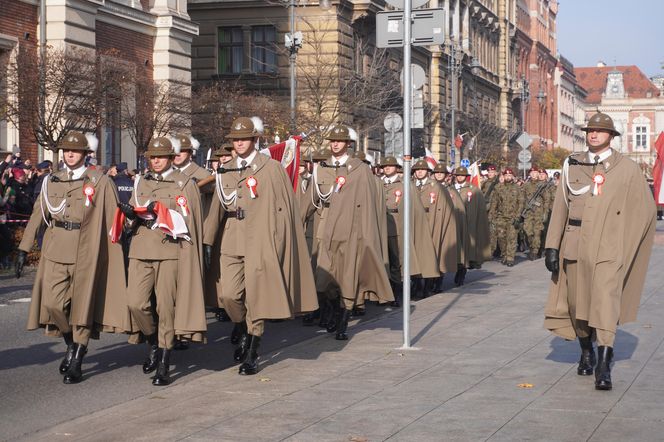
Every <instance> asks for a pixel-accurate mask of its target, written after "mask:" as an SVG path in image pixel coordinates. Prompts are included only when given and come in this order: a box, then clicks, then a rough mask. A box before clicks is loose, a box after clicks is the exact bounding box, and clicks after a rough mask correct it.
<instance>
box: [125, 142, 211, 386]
mask: <svg viewBox="0 0 664 442" xmlns="http://www.w3.org/2000/svg"><path fill="white" fill-rule="evenodd" d="M174 144H175V146H174ZM177 146H178V143H177V140H173V141H172V139H169V138H166V137H158V138H154V139H152V140H151V141H150V144H149V146H148V149H147V151H146V153H145V155H146V156H147V158H148V164H149V168H150V172H148V173H147V174H146V175H145V176H144V177H138V178H137V179H136V181H135V182H134V192H133V193H132V196H131V199H130V202H129V204H123V203H120V207H121V209H122V212H123V213H124V214H125V216H126V217H127V220H128V221H129V228H130V229H131V230H132V231H133V236H132V239H131V245H130V247H129V269H128V281H127V292H128V303H129V311H130V313H131V319H132V331H134V332H137V333H140V338H139V339H138V340H137V341H139V342H140V341H142V340H143V338H145V340H146V341H147V343H148V346H149V350H148V356H147V358H146V360H145V362H144V363H143V372H144V373H146V374H148V373H152V372H153V371H155V370H156V374H155V376H154V377H153V378H152V384H153V385H168V384H170V382H171V379H170V374H169V370H170V355H171V350H172V349H173V346H174V344H175V340H176V339H180V340H187V341H193V342H205V334H206V330H207V325H206V320H205V307H204V301H203V277H202V270H203V257H202V223H203V217H202V209H201V201H200V195H199V192H198V187H197V186H196V184H195V182H194V181H193V180H192V179H190V177H189V176H187V175H185V174H184V173H182V172H180V171H179V170H177V169H175V168H174V167H173V159H174V158H175V156H176V155H177V154H178V148H177ZM153 292H154V296H152V294H153ZM154 313H156V316H157V319H156V320H155V317H154ZM131 342H134V341H133V340H132V341H131Z"/></svg>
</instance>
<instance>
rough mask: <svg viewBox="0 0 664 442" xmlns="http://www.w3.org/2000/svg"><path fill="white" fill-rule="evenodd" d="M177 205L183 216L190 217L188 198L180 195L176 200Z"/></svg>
mask: <svg viewBox="0 0 664 442" xmlns="http://www.w3.org/2000/svg"><path fill="white" fill-rule="evenodd" d="M175 204H177V205H178V207H179V208H180V210H181V211H182V216H189V205H188V204H187V197H185V196H184V195H179V196H178V197H177V198H175Z"/></svg>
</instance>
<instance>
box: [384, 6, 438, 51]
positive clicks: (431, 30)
mask: <svg viewBox="0 0 664 442" xmlns="http://www.w3.org/2000/svg"><path fill="white" fill-rule="evenodd" d="M403 16H404V12H403V11H383V12H377V13H376V47H379V48H400V47H403V33H404V29H403V27H404V26H403ZM411 19H412V23H413V25H412V36H411V44H412V45H413V46H433V45H442V44H443V43H445V33H444V32H443V26H444V24H445V22H446V21H445V10H444V9H440V8H438V9H419V10H416V11H412V14H411Z"/></svg>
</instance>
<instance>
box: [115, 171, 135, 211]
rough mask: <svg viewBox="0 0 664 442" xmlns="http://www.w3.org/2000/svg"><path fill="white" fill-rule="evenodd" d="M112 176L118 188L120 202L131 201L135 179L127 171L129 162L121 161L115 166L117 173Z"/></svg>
mask: <svg viewBox="0 0 664 442" xmlns="http://www.w3.org/2000/svg"><path fill="white" fill-rule="evenodd" d="M112 169H113V168H112ZM110 172H111V171H110V170H109V175H110ZM111 176H112V177H113V182H114V183H115V186H116V187H117V189H118V198H119V200H120V202H121V203H129V198H130V197H131V193H132V192H133V191H134V180H132V179H131V178H130V177H129V174H128V173H127V163H120V164H118V165H117V166H115V175H111Z"/></svg>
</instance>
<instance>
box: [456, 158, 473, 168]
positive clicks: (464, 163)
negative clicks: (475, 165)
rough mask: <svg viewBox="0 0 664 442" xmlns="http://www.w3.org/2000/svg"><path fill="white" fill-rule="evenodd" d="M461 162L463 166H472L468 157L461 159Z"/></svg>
mask: <svg viewBox="0 0 664 442" xmlns="http://www.w3.org/2000/svg"><path fill="white" fill-rule="evenodd" d="M459 164H460V165H461V166H463V167H468V166H470V160H469V159H468V158H464V159H463V160H461V161H460V162H459Z"/></svg>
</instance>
